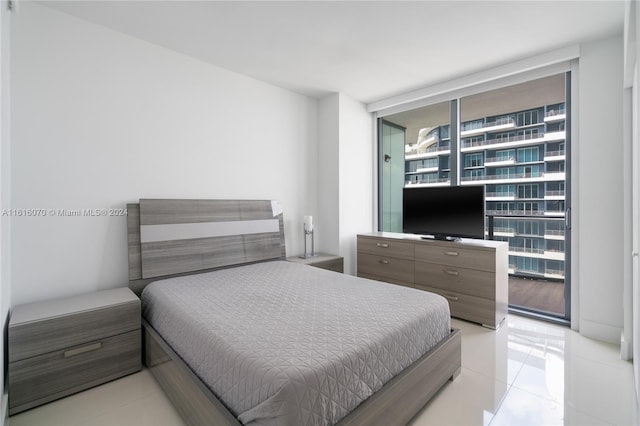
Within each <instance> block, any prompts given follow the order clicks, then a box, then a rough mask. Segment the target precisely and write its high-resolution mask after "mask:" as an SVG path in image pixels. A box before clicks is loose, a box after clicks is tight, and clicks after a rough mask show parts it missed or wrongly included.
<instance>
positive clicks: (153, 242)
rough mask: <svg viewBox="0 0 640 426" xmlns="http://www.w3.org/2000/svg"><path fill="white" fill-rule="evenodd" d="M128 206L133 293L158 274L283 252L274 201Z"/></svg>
mask: <svg viewBox="0 0 640 426" xmlns="http://www.w3.org/2000/svg"><path fill="white" fill-rule="evenodd" d="M127 211H128V217H127V240H128V249H129V287H130V288H131V289H132V290H133V291H134V292H136V293H137V294H140V292H141V291H142V289H143V288H144V286H146V285H147V284H148V283H150V282H151V281H154V280H157V279H158V278H161V277H162V278H164V277H171V276H179V275H185V274H189V273H194V272H204V271H209V270H214V269H220V268H225V267H229V266H237V265H241V264H246V263H255V262H261V261H266V260H274V259H284V258H285V256H286V251H285V243H284V225H283V215H282V209H281V207H280V204H279V203H278V202H277V201H270V200H163V199H141V200H140V202H139V203H138V204H128V205H127Z"/></svg>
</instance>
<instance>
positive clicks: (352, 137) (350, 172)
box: [339, 94, 377, 275]
mask: <svg viewBox="0 0 640 426" xmlns="http://www.w3.org/2000/svg"><path fill="white" fill-rule="evenodd" d="M373 120H374V119H373V117H372V115H371V113H369V112H367V110H366V106H365V105H364V104H362V103H360V102H358V101H355V100H353V99H351V98H349V97H348V96H346V95H344V94H341V95H340V147H339V148H340V154H339V155H340V195H339V199H340V237H339V238H340V253H341V254H342V256H344V269H345V273H349V274H352V275H354V274H355V273H356V235H357V234H359V233H363V232H371V231H372V230H373V208H374V206H373V176H372V175H373V164H374V161H375V152H376V150H375V149H374V147H375V146H377V145H376V144H375V142H374V141H373Z"/></svg>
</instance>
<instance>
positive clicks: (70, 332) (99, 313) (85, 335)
mask: <svg viewBox="0 0 640 426" xmlns="http://www.w3.org/2000/svg"><path fill="white" fill-rule="evenodd" d="M138 328H140V300H139V299H138V298H135V299H134V300H133V301H131V302H128V303H122V304H118V305H114V306H105V307H103V308H101V309H92V310H87V311H81V312H75V313H69V314H67V315H61V316H53V317H51V318H45V319H41V320H38V321H27V322H21V323H18V324H12V325H10V327H9V362H14V361H18V360H22V359H25V358H31V357H33V356H37V355H41V354H45V353H49V352H54V351H58V350H61V349H65V348H69V347H72V346H77V345H82V344H84V343H86V342H91V341H95V340H99V339H102V338H104V337H109V336H114V335H116V334H121V333H125V332H128V331H132V330H135V329H138Z"/></svg>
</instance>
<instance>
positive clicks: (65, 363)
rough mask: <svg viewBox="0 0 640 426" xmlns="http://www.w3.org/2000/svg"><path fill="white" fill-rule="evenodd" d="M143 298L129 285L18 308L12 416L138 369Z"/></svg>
mask: <svg viewBox="0 0 640 426" xmlns="http://www.w3.org/2000/svg"><path fill="white" fill-rule="evenodd" d="M140 322H141V320H140V299H138V298H137V297H136V295H135V294H133V292H131V290H129V289H128V288H118V289H113V290H105V291H99V292H95V293H89V294H84V295H80V296H75V297H67V298H61V299H56V300H50V301H46V302H39V303H29V304H25V305H19V306H16V307H15V308H14V309H13V311H12V313H11V319H10V320H9V344H8V349H9V372H8V377H9V414H10V415H12V414H16V413H19V412H21V411H24V410H27V409H29V408H32V407H35V406H37V405H41V404H44V403H47V402H49V401H53V400H54V399H58V398H62V397H64V396H67V395H70V394H72V393H75V392H79V391H82V390H85V389H87V388H90V387H93V386H96V385H99V384H102V383H105V382H108V381H110V380H113V379H116V378H119V377H122V376H125V375H127V374H131V373H134V372H136V371H139V370H140V368H141V361H142V356H141V347H142V338H141V327H140Z"/></svg>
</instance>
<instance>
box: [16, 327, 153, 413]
mask: <svg viewBox="0 0 640 426" xmlns="http://www.w3.org/2000/svg"><path fill="white" fill-rule="evenodd" d="M141 346H142V336H141V330H140V329H139V328H138V329H137V330H134V331H130V332H128V333H124V334H120V335H117V336H113V337H109V338H105V339H102V340H98V341H92V342H88V343H85V344H83V345H80V346H76V347H69V348H66V349H64V350H60V351H56V352H51V353H46V354H43V355H39V356H36V357H33V358H28V359H23V360H20V361H16V362H12V363H10V364H9V371H10V374H9V389H10V392H9V414H15V413H18V412H20V411H23V410H26V409H28V408H31V407H35V406H37V405H40V404H43V403H45V402H49V401H53V400H54V399H58V398H61V397H63V396H67V395H70V394H72V393H75V392H79V391H81V390H84V389H88V388H90V387H92V386H96V385H98V384H101V383H105V382H108V381H110V380H113V379H116V378H118V377H122V376H124V375H127V374H131V373H134V372H136V371H139V370H140V368H141V362H142V359H141V357H140V353H141Z"/></svg>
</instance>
